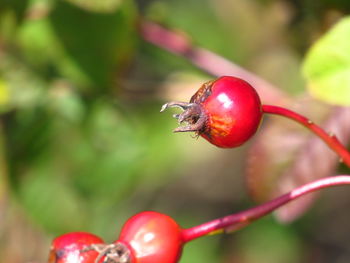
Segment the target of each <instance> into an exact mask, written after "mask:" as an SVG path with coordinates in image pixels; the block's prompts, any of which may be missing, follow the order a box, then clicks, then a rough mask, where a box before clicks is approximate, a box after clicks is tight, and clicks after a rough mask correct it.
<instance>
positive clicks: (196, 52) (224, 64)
mask: <svg viewBox="0 0 350 263" xmlns="http://www.w3.org/2000/svg"><path fill="white" fill-rule="evenodd" d="M139 31H140V35H141V36H142V37H143V39H144V40H145V41H147V42H149V43H152V44H154V45H156V46H158V47H160V48H163V49H165V50H167V51H168V52H171V53H173V54H175V55H178V56H181V57H184V58H185V59H187V60H188V61H189V62H191V63H192V64H193V65H195V66H196V67H198V68H200V69H202V70H203V71H205V72H207V73H209V74H211V75H213V76H225V75H231V76H237V77H239V78H242V79H244V80H246V81H248V82H249V83H250V84H252V85H253V86H254V87H256V89H257V90H258V92H259V94H261V97H262V99H263V101H266V102H268V103H275V102H276V101H279V102H280V101H282V100H283V101H286V100H288V96H287V95H286V94H284V93H283V92H282V91H281V90H280V89H278V88H276V87H275V86H273V85H272V84H271V83H269V82H267V81H266V80H264V79H262V78H260V77H258V76H257V75H255V74H254V73H252V72H249V71H248V70H246V69H244V68H242V67H240V66H238V65H236V64H235V63H233V62H231V61H229V60H227V59H225V58H224V57H222V56H220V55H218V54H215V53H214V52H211V51H209V50H207V49H204V48H201V47H197V46H195V45H194V44H193V43H192V41H191V39H190V38H189V37H188V36H187V35H185V34H184V33H180V32H179V31H175V30H170V29H167V28H165V27H164V26H161V25H159V24H156V23H154V22H151V21H147V20H141V21H140V24H139Z"/></svg>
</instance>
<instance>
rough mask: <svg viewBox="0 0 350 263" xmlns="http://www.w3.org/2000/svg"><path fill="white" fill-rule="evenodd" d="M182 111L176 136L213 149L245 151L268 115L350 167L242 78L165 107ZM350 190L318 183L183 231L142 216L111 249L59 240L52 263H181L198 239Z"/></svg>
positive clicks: (86, 237) (166, 220) (337, 147)
mask: <svg viewBox="0 0 350 263" xmlns="http://www.w3.org/2000/svg"><path fill="white" fill-rule="evenodd" d="M168 107H180V108H181V109H182V110H183V112H182V113H181V114H175V115H174V117H175V118H176V119H178V122H179V124H182V123H185V125H183V126H180V127H178V128H176V129H175V130H174V131H175V132H188V131H190V132H196V133H197V134H198V135H199V136H202V137H203V138H205V139H206V140H208V141H209V142H210V143H212V144H214V145H216V146H218V147H222V148H233V147H237V146H240V145H242V144H243V143H244V142H246V141H247V140H249V139H250V138H251V137H252V136H253V135H254V134H255V132H256V131H257V129H258V127H259V125H260V122H261V119H262V115H263V113H272V114H279V115H282V116H285V117H287V118H290V119H293V120H296V121H298V122H299V123H301V124H303V125H304V126H306V127H307V128H309V129H310V130H311V131H313V132H314V133H315V134H316V135H318V136H319V137H320V138H321V139H323V140H324V141H325V142H326V143H327V144H328V145H329V146H330V147H331V148H332V149H333V150H334V151H335V152H337V153H338V154H339V156H341V157H342V159H343V160H344V163H346V164H347V165H349V167H350V153H349V152H348V151H347V149H346V148H345V147H344V146H343V145H342V144H341V143H340V142H339V141H338V140H337V139H336V137H335V136H330V135H329V134H327V133H326V132H324V131H323V130H322V129H321V128H320V127H318V126H317V125H315V124H314V123H313V122H311V121H310V120H308V119H307V118H305V117H303V116H301V115H299V114H297V113H294V112H292V111H289V110H287V109H284V108H281V107H277V106H270V105H261V102H260V98H259V96H258V94H257V93H256V91H255V89H254V88H253V87H252V86H251V85H250V84H248V83H247V82H245V81H244V80H241V79H239V78H235V77H227V76H226V77H221V78H219V79H217V80H214V81H210V82H207V83H205V84H204V85H202V87H201V88H200V89H199V90H198V91H197V92H196V93H195V94H194V95H193V96H192V98H191V100H190V102H188V103H187V102H169V103H167V104H165V105H164V106H163V107H162V110H161V111H163V110H165V109H166V108H168ZM342 184H350V177H349V176H338V177H333V178H324V179H321V180H319V181H315V182H312V183H310V184H308V185H304V186H302V187H300V188H296V189H294V190H293V191H292V192H291V193H289V194H286V195H283V196H281V197H279V198H277V199H275V200H272V201H271V202H268V203H265V204H263V205H260V206H259V207H256V208H253V209H250V210H247V211H246V213H244V212H241V213H238V214H235V215H229V216H226V217H224V218H220V219H217V220H213V221H211V222H208V223H205V224H202V225H199V226H196V227H193V228H189V229H182V228H181V227H180V226H179V225H178V224H177V223H176V222H175V221H174V220H173V219H172V218H170V217H169V216H167V215H164V214H161V213H157V212H149V211H148V212H141V213H139V214H137V215H135V216H133V217H131V218H130V219H129V220H128V221H127V222H126V223H125V225H124V227H123V228H122V230H121V233H120V236H119V238H118V239H117V241H115V242H113V243H111V244H106V243H104V241H103V240H102V239H101V238H99V237H97V236H95V235H92V234H90V233H84V232H74V233H69V234H65V235H62V236H60V237H58V238H56V239H55V240H54V241H53V243H52V247H51V251H50V257H49V263H107V262H109V263H176V262H178V260H179V258H180V256H181V252H182V248H183V246H184V244H185V243H187V242H188V241H191V240H193V239H195V238H198V237H201V236H204V235H207V234H210V233H218V232H220V231H225V230H227V229H228V227H230V226H231V227H232V226H233V225H234V224H241V223H246V222H251V221H254V220H256V219H257V218H260V217H262V216H264V215H266V214H267V213H269V212H271V211H273V210H274V209H276V208H277V207H279V206H281V205H284V204H286V203H287V202H289V201H291V200H293V199H295V198H298V197H300V196H302V195H304V194H307V193H309V192H311V191H315V190H318V189H321V188H325V187H330V186H335V185H342Z"/></svg>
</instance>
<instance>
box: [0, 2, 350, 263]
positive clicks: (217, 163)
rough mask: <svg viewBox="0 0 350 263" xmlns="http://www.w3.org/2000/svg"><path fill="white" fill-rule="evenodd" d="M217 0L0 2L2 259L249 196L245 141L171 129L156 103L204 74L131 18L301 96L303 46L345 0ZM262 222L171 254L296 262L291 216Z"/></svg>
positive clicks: (201, 215) (40, 253)
mask: <svg viewBox="0 0 350 263" xmlns="http://www.w3.org/2000/svg"><path fill="white" fill-rule="evenodd" d="M219 2H220V4H218V1H215V0H167V1H161V0H153V1H145V0H138V1H133V0H0V114H1V115H0V184H1V185H0V254H1V255H2V260H4V262H28V261H35V262H41V261H43V262H44V260H45V257H46V253H47V251H48V246H49V242H50V239H51V238H52V237H53V236H54V235H57V234H61V233H63V232H67V231H73V230H84V231H91V232H94V233H96V234H99V235H101V236H103V237H104V238H105V239H106V240H107V241H112V240H113V239H115V238H116V237H117V233H118V229H119V228H120V227H121V225H122V223H123V222H125V220H126V219H127V218H128V217H130V216H131V215H132V214H134V213H135V212H138V211H140V210H146V209H155V208H157V210H159V211H161V212H166V213H169V214H170V215H171V216H173V217H174V218H176V219H178V218H180V219H183V220H179V222H180V223H181V224H182V225H184V226H186V227H190V226H193V225H194V224H198V223H202V222H204V221H205V220H206V219H208V220H209V219H212V218H215V217H218V216H221V215H225V214H227V213H229V212H232V211H233V210H234V211H238V210H239V209H241V208H243V207H247V206H248V205H251V203H248V202H247V200H246V197H245V196H246V194H245V193H244V191H243V190H242V189H243V187H242V184H243V182H242V174H243V168H242V166H243V161H242V160H243V159H244V156H243V154H244V152H245V150H246V148H242V149H236V150H232V151H231V150H228V151H224V152H222V150H219V149H215V148H213V147H212V146H210V145H208V144H206V143H205V142H203V141H201V140H200V139H199V140H194V139H193V138H191V136H188V135H173V134H172V133H171V129H172V128H173V127H174V126H175V123H174V120H172V119H171V118H170V117H169V115H166V114H165V115H160V114H159V108H160V105H161V104H162V103H163V102H165V101H166V100H172V99H173V98H176V99H181V100H187V99H188V98H189V97H190V96H191V94H192V93H193V91H194V90H195V89H197V87H198V85H197V84H199V83H201V82H204V81H206V80H208V78H211V77H209V76H207V75H206V74H204V73H202V72H200V71H199V70H198V69H196V68H195V67H193V66H192V65H190V64H189V63H188V62H187V61H186V60H184V59H183V58H178V57H175V56H173V55H172V54H169V53H167V52H165V51H163V50H160V49H158V48H156V47H154V46H151V45H150V44H148V43H145V42H144V41H143V40H142V39H141V38H140V37H139V35H138V32H137V23H138V22H139V16H140V14H141V15H142V16H144V17H146V18H148V19H152V20H155V21H158V22H161V23H162V24H164V25H167V26H169V27H172V28H176V30H178V31H179V32H185V33H186V34H189V35H190V36H191V38H192V39H193V42H194V44H198V45H200V46H202V47H205V48H208V49H210V50H212V51H214V52H217V53H219V54H221V55H223V56H225V57H227V58H229V59H231V60H233V61H235V62H236V63H238V64H241V65H243V66H246V67H248V68H249V69H250V70H252V71H254V72H256V73H257V74H259V75H261V76H262V77H264V78H266V79H267V80H269V81H271V82H272V83H274V84H276V85H278V86H280V87H282V88H283V89H284V91H287V92H288V93H290V94H301V93H304V85H303V84H304V80H303V77H302V75H301V72H300V65H301V62H302V57H303V55H304V52H305V50H306V48H307V47H309V46H310V45H311V43H312V42H313V41H314V39H315V38H316V37H318V36H320V35H322V34H323V32H324V31H325V30H328V28H329V27H330V26H331V25H332V24H333V23H334V22H335V21H336V20H338V19H339V17H342V16H343V15H344V14H346V12H349V10H350V4H349V2H348V1H328V0H322V1H317V3H315V2H314V1H311V0H309V1H302V0H289V1H287V0H286V1H280V0H250V1H246V0H235V1H231V0H221V1H219ZM189 83H190V85H189ZM179 94H181V95H179ZM179 97H181V98H179ZM238 156H243V157H240V158H239V157H238ZM219 176H220V179H218V177H219ZM189 178H190V179H189ZM227 189H229V191H230V192H228V191H227ZM242 196H243V197H242ZM162 200H166V201H167V202H165V201H162ZM345 210H346V209H344V211H345ZM194 218H195V219H196V220H194ZM197 219H198V220H197ZM264 222H265V221H264ZM264 222H262V225H260V227H259V226H257V227H256V228H251V229H250V230H249V231H248V232H245V233H244V232H242V234H240V235H238V236H236V235H235V234H233V235H230V236H226V237H225V236H224V237H208V238H207V239H202V240H199V241H195V242H193V243H191V244H189V246H188V247H186V249H185V251H184V257H183V260H182V262H213V261H215V262H248V263H254V262H297V261H299V260H300V261H301V258H303V257H304V256H305V254H307V253H308V252H305V251H303V250H302V249H301V248H300V246H302V244H299V243H298V240H297V238H296V234H294V233H293V231H299V232H300V233H304V232H303V230H302V229H301V230H300V227H299V226H296V225H292V226H290V227H289V228H288V229H284V227H279V226H277V223H275V222H274V223H271V222H270V221H268V222H267V223H266V222H265V223H264ZM299 232H298V233H299ZM264 235H265V237H266V239H264V238H263V237H262V236H264ZM301 235H302V234H301ZM250 240H254V242H253V243H252V244H251V243H250ZM282 241H283V242H282ZM274 244H277V245H276V247H277V248H276V249H273V247H274ZM23 246H25V247H26V249H23ZM266 250H269V251H270V252H271V253H264V251H266ZM236 251H240V252H239V253H238V252H237V253H236V254H235V252H236ZM231 253H234V254H235V256H234V257H232V258H231ZM319 253H321V252H319ZM321 254H322V253H321ZM281 258H282V259H281ZM287 258H288V259H287ZM284 259H286V260H284ZM243 260H244V261H243ZM300 261H299V262H300Z"/></svg>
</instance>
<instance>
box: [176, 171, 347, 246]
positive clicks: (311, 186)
mask: <svg viewBox="0 0 350 263" xmlns="http://www.w3.org/2000/svg"><path fill="white" fill-rule="evenodd" d="M347 184H350V175H338V176H332V177H325V178H323V179H320V180H316V181H313V182H311V183H308V184H304V185H302V186H300V187H297V188H295V189H294V190H292V191H291V192H289V193H287V194H284V195H281V196H280V197H278V198H276V199H273V200H271V201H269V202H267V203H264V204H262V205H259V206H256V207H253V208H250V209H248V210H245V211H242V212H239V213H236V214H232V215H228V216H225V217H221V218H218V219H215V220H212V221H209V222H207V223H204V224H201V225H198V226H195V227H192V228H187V229H184V230H183V232H182V235H183V240H184V242H189V241H191V240H193V239H196V238H199V237H202V236H205V235H209V234H216V233H222V232H231V231H234V230H237V229H240V228H242V227H245V226H247V225H249V224H250V223H251V222H253V221H255V220H257V219H259V218H261V217H263V216H265V215H267V214H268V213H270V212H272V211H274V210H275V209H277V208H279V207H280V206H282V205H284V204H286V203H288V202H290V201H293V200H295V199H297V198H299V197H301V196H303V195H306V194H308V193H311V192H314V191H317V190H320V189H323V188H328V187H332V186H339V185H347Z"/></svg>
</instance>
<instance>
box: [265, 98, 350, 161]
mask: <svg viewBox="0 0 350 263" xmlns="http://www.w3.org/2000/svg"><path fill="white" fill-rule="evenodd" d="M262 110H263V112H264V113H270V114H276V115H281V116H284V117H286V118H289V119H292V120H294V121H296V122H299V123H300V124H302V125H303V126H305V127H306V128H308V129H309V130H311V131H312V132H313V133H315V134H316V135H317V136H318V137H320V138H321V139H322V140H323V141H324V142H325V143H326V144H327V145H328V146H329V147H330V148H331V149H333V150H334V151H335V152H336V153H337V154H338V155H339V156H340V157H341V160H342V161H343V162H344V163H345V164H346V165H347V166H349V167H350V152H349V151H348V150H347V149H346V148H345V146H344V145H343V144H342V143H341V142H340V141H339V140H338V138H337V137H336V136H335V135H334V134H332V133H327V132H325V131H324V130H323V129H322V128H321V127H320V126H318V125H316V124H315V123H313V122H312V121H311V120H309V119H308V118H306V117H304V116H302V115H300V114H298V113H296V112H294V111H291V110H287V109H285V108H282V107H278V106H272V105H263V106H262Z"/></svg>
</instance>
